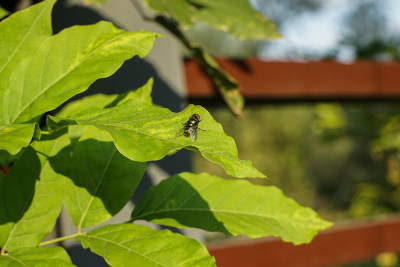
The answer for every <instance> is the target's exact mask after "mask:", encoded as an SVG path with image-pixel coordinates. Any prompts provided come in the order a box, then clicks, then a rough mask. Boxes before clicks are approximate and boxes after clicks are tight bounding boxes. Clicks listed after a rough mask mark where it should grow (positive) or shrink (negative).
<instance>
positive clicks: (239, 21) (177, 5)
mask: <svg viewBox="0 0 400 267" xmlns="http://www.w3.org/2000/svg"><path fill="white" fill-rule="evenodd" d="M145 3H146V4H147V5H148V6H149V7H150V8H151V9H153V10H154V11H156V12H158V13H161V14H165V15H167V16H169V17H171V18H173V19H174V20H176V21H177V22H178V23H179V24H180V25H181V26H182V27H183V28H187V27H191V26H192V25H193V23H194V22H203V23H206V24H208V25H210V26H211V27H213V28H215V29H218V30H222V31H226V32H229V33H230V34H231V35H232V36H233V37H235V38H237V39H243V40H269V39H273V38H278V37H279V33H278V31H277V29H276V26H275V24H274V23H272V22H271V21H270V20H268V19H267V18H266V17H265V16H263V15H262V14H260V13H259V12H257V11H255V10H254V9H252V8H251V6H250V4H249V1H248V0H235V1H231V0H192V1H187V0H168V1H167V0H145Z"/></svg>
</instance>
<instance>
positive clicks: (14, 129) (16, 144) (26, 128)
mask: <svg viewBox="0 0 400 267" xmlns="http://www.w3.org/2000/svg"><path fill="white" fill-rule="evenodd" d="M35 125H36V124H34V123H30V124H13V125H10V126H4V125H3V126H0V149H4V150H7V151H8V153H10V154H11V155H15V154H17V153H18V152H19V151H20V150H21V148H23V147H27V146H28V145H29V143H30V142H31V140H32V137H33V133H34V131H35V127H36V126H35Z"/></svg>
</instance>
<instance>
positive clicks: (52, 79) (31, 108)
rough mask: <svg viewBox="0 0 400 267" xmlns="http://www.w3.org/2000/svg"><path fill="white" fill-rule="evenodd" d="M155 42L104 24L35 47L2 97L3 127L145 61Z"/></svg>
mask: <svg viewBox="0 0 400 267" xmlns="http://www.w3.org/2000/svg"><path fill="white" fill-rule="evenodd" d="M155 36H156V34H154V33H149V32H144V31H140V32H125V31H123V30H119V29H117V28H115V27H114V26H113V25H112V24H111V23H109V22H105V21H101V22H99V23H97V24H95V25H89V26H75V27H71V28H68V29H65V30H63V31H62V32H60V33H59V34H57V35H55V36H53V37H51V38H48V39H47V40H46V41H44V42H42V44H41V45H40V47H39V48H36V47H32V48H31V49H32V52H34V53H33V55H32V56H30V57H28V58H27V59H26V60H23V61H21V63H20V64H19V66H18V68H17V69H16V70H15V71H14V72H13V73H12V75H11V76H10V80H9V85H10V86H9V88H8V89H7V90H6V92H5V93H4V96H3V103H2V106H3V116H2V117H3V119H4V122H5V124H10V123H14V122H25V121H27V120H29V119H31V118H33V117H35V116H37V115H39V114H42V113H44V112H46V111H49V110H52V109H54V108H56V107H58V106H59V105H60V104H61V103H63V102H64V101H66V100H67V99H69V98H70V97H72V96H74V95H76V94H78V93H80V92H83V91H85V90H86V89H87V88H88V87H89V85H90V84H91V83H93V82H94V81H95V80H97V79H99V78H104V77H108V76H109V75H111V74H113V73H114V72H115V71H116V70H117V69H118V68H119V67H120V66H121V65H122V63H123V62H124V61H125V60H127V59H129V58H131V57H133V56H135V55H139V56H141V57H143V56H145V55H146V54H147V53H148V52H149V51H150V49H151V47H152V45H153V42H154V38H155ZM76 40H79V42H77V41H76ZM36 49H37V50H36Z"/></svg>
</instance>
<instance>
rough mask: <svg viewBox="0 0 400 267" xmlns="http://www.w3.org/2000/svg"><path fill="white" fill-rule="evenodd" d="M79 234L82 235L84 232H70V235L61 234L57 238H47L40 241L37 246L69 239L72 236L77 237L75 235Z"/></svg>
mask: <svg viewBox="0 0 400 267" xmlns="http://www.w3.org/2000/svg"><path fill="white" fill-rule="evenodd" d="M80 235H84V233H75V234H72V235H66V236H62V237H59V238H55V239H51V240H48V241H45V242H42V243H40V244H39V246H40V247H41V246H46V245H50V244H54V243H58V242H61V241H64V240H67V239H71V238H74V237H77V236H80Z"/></svg>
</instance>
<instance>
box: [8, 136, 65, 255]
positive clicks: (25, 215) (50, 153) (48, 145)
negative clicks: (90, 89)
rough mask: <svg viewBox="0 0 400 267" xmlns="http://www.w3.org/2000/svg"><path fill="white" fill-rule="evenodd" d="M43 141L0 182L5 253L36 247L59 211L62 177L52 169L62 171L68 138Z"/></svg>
mask: <svg viewBox="0 0 400 267" xmlns="http://www.w3.org/2000/svg"><path fill="white" fill-rule="evenodd" d="M61 133H62V132H60V133H59V134H61ZM42 139H43V140H42V141H40V142H34V143H33V145H32V147H31V146H30V147H28V148H27V149H26V150H25V151H24V153H23V155H22V156H21V157H20V158H19V159H18V160H17V161H16V163H15V164H14V165H13V166H12V168H11V169H10V171H9V172H8V173H7V175H6V176H5V177H4V178H3V179H1V180H0V247H2V248H3V249H6V250H7V251H13V250H14V249H17V248H24V247H29V246H36V245H38V244H39V243H40V241H41V240H42V239H43V238H44V237H45V236H46V235H47V234H49V233H50V232H51V230H52V229H53V227H54V224H55V223H56V220H57V217H58V215H59V212H60V210H61V204H62V200H63V193H64V180H63V179H64V177H63V175H60V174H58V173H56V172H55V171H54V170H53V166H57V169H62V168H64V167H65V166H64V165H66V164H67V163H68V162H67V161H65V160H64V159H65V158H67V156H65V154H67V155H68V151H63V150H62V148H64V147H65V146H67V145H68V144H69V138H68V136H67V135H66V134H64V135H62V136H60V137H59V138H57V139H49V140H46V137H43V138H42ZM63 154H64V156H63ZM50 161H51V164H50Z"/></svg>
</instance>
